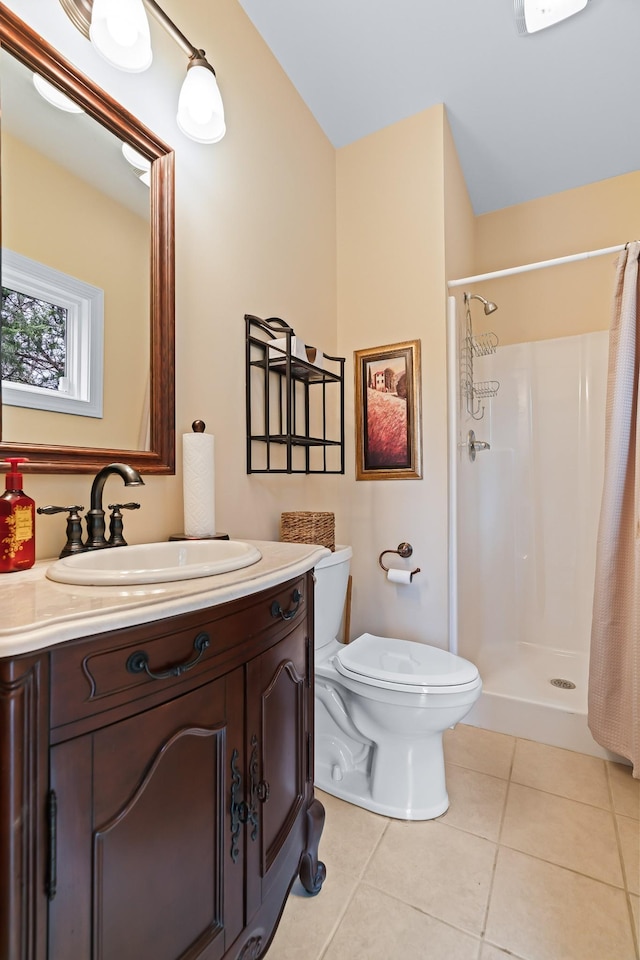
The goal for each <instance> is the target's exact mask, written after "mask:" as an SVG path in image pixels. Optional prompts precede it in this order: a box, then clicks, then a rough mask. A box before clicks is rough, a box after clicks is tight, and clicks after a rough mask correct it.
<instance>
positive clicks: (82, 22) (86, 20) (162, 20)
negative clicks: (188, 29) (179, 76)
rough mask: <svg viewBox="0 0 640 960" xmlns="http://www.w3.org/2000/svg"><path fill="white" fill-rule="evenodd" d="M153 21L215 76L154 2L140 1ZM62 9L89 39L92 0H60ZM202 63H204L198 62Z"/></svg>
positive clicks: (202, 55)
mask: <svg viewBox="0 0 640 960" xmlns="http://www.w3.org/2000/svg"><path fill="white" fill-rule="evenodd" d="M142 2H143V3H144V5H145V7H146V8H147V10H148V11H149V13H150V14H151V15H152V16H153V18H154V20H157V22H158V23H159V24H160V26H161V27H162V28H163V29H164V30H166V32H167V33H168V34H169V36H170V37H171V38H172V39H173V40H174V41H175V42H176V43H177V44H178V46H179V47H182V49H183V50H184V52H185V53H186V55H187V56H188V57H189V60H190V61H198V66H207V67H208V68H209V69H210V70H212V71H213V73H214V74H215V70H214V69H213V67H212V66H211V64H210V63H209V61H208V60H207V59H206V57H205V55H204V50H200V49H198V47H194V45H193V44H192V43H191V42H190V41H189V40H188V39H187V37H185V35H184V33H183V32H182V31H181V30H179V29H178V27H177V26H176V25H175V23H174V22H173V20H172V19H171V18H170V17H168V16H167V14H166V13H165V12H164V10H163V9H162V7H161V6H160V4H159V3H156V0H142ZM60 4H61V6H62V9H63V10H64V12H65V13H66V15H67V16H68V17H69V19H70V20H71V22H72V23H73V25H74V26H75V27H76V28H77V29H78V30H79V31H80V32H81V33H82V34H83V35H84V36H85V37H86V38H87V40H88V39H89V27H90V25H91V11H92V9H93V0H60ZM200 61H204V62H202V63H201V62H200Z"/></svg>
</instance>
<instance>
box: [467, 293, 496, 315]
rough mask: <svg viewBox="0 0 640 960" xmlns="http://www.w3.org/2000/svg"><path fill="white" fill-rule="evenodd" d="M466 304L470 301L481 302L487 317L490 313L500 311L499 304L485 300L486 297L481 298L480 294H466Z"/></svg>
mask: <svg viewBox="0 0 640 960" xmlns="http://www.w3.org/2000/svg"><path fill="white" fill-rule="evenodd" d="M464 299H465V303H468V302H469V300H479V301H480V303H483V304H484V312H485V313H486V315H487V316H489V314H490V313H494V312H495V311H496V310H497V309H498V304H497V303H494V302H493V300H485V298H484V297H481V296H480V294H479V293H465V295H464Z"/></svg>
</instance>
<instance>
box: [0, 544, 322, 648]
mask: <svg viewBox="0 0 640 960" xmlns="http://www.w3.org/2000/svg"><path fill="white" fill-rule="evenodd" d="M246 542H248V543H252V544H254V546H256V547H257V548H258V550H259V551H260V553H261V554H262V559H261V560H259V561H258V562H257V563H254V564H252V565H251V566H250V567H245V568H244V569H242V570H236V571H233V572H231V573H222V574H218V575H217V576H212V577H200V578H198V579H195V580H180V581H174V582H169V583H154V584H149V585H136V586H128V587H119V586H118V587H88V586H72V585H71V584H66V583H56V582H54V581H53V580H49V579H48V578H47V576H46V570H47V567H48V566H49V565H50V564H51V563H53V560H40V561H39V562H38V563H36V564H35V565H34V566H33V567H32V568H31V569H30V570H24V571H21V572H19V573H8V574H4V575H1V576H0V657H11V656H16V655H18V654H21V653H29V652H32V651H34V650H42V649H44V648H46V647H50V646H54V645H55V644H57V643H62V642H63V641H65V640H72V639H75V638H76V637H84V636H89V635H91V634H95V633H105V632H106V631H107V630H118V629H120V628H122V627H131V626H135V625H136V624H140V623H149V622H150V621H153V620H160V619H164V618H166V617H174V616H176V615H178V614H181V613H189V612H191V611H193V610H203V609H205V608H206V607H211V606H216V605H218V604H220V603H226V602H227V601H229V600H236V599H238V598H239V597H246V596H249V595H250V594H253V593H259V591H260V590H264V589H267V588H268V587H273V586H275V585H277V584H278V583H283V582H284V581H285V580H290V579H291V578H293V577H298V576H300V575H301V574H303V573H305V572H306V571H307V570H310V569H311V568H312V567H314V566H315V564H316V563H317V562H318V560H320V559H321V558H322V557H323V556H325V555H327V554H328V553H329V551H328V550H327V549H326V548H325V547H317V546H313V545H311V544H304V543H280V542H276V541H270V540H249V541H246Z"/></svg>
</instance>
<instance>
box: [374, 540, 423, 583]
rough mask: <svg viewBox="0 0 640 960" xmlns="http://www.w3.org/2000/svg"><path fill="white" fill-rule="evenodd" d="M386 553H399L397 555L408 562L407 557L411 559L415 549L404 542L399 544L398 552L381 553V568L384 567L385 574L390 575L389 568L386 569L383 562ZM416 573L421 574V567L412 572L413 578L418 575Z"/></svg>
mask: <svg viewBox="0 0 640 960" xmlns="http://www.w3.org/2000/svg"><path fill="white" fill-rule="evenodd" d="M385 553H397V555H398V556H399V557H402V559H403V560H406V559H407V557H410V556H411V554H412V553H413V547H412V546H411V544H410V543H407V542H406V541H404V542H403V543H399V544H398V549H397V550H383V551H382V553H381V554H380V556H379V557H378V563H379V564H380V566H381V567H382V569H383V570H384V572H385V573H388V572H389V567H385V565H384V563H383V562H382V558H383V557H384V555H385ZM416 573H420V567H416V568H415V570H412V571H411V576H412V577H413V576H414V574H416Z"/></svg>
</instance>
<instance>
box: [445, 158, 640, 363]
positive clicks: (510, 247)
mask: <svg viewBox="0 0 640 960" xmlns="http://www.w3.org/2000/svg"><path fill="white" fill-rule="evenodd" d="M639 222H640V172H638V171H636V172H635V173H629V174H625V175H624V176H620V177H614V178H612V179H610V180H602V181H600V182H598V183H592V184H588V185H587V186H584V187H578V188H576V189H575V190H567V191H565V192H564V193H558V194H553V195H551V196H548V197H543V198H541V199H539V200H531V201H529V202H528V203H522V204H518V205H517V206H513V207H507V208H506V209H504V210H498V211H496V212H494V213H487V214H484V215H483V216H481V217H478V218H477V219H476V233H475V249H476V261H475V268H474V271H473V272H474V274H479V273H485V272H488V271H492V270H502V269H504V268H506V267H512V266H517V265H519V264H524V263H534V262H536V261H540V260H549V259H551V258H553V257H563V256H567V255H570V254H573V253H580V252H582V251H587V250H596V249H602V248H604V247H610V246H615V245H617V244H620V243H625V242H626V241H627V240H633V239H635V238H636V237H637V235H638V223H639ZM614 261H615V254H614V255H613V256H606V257H599V258H597V259H590V260H585V261H582V262H578V263H572V264H566V265H562V266H558V267H553V268H552V269H551V268H550V269H545V270H537V271H534V272H532V273H527V274H521V275H518V276H515V277H506V278H504V279H499V280H491V281H486V282H484V283H482V284H474V287H473V289H474V292H476V293H480V294H482V295H483V296H485V297H487V298H488V299H491V300H495V301H496V303H497V304H498V306H499V308H500V309H499V310H498V312H497V313H494V314H492V315H491V317H490V318H486V320H485V318H484V315H483V314H482V310H481V308H480V309H479V312H478V317H479V318H482V320H479V323H480V324H482V323H483V322H484V323H485V325H486V323H490V325H491V327H492V329H494V330H495V332H496V333H497V334H498V335H499V337H500V342H501V343H503V344H507V343H515V342H519V341H525V340H544V339H546V338H549V337H559V336H570V335H572V334H576V333H588V332H591V331H593V330H604V329H606V328H608V326H609V319H610V307H611V296H612V292H613V280H614V271H613V263H614ZM459 275H460V274H458V276H459ZM462 275H463V276H464V275H465V274H462ZM466 275H467V276H468V275H469V274H466ZM450 276H451V275H450ZM475 316H476V314H475V312H474V318H475Z"/></svg>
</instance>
